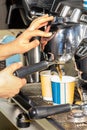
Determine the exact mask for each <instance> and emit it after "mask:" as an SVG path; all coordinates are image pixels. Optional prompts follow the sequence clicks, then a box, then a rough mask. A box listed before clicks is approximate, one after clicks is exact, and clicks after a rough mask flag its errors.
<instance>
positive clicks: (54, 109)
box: [29, 103, 80, 119]
mask: <svg viewBox="0 0 87 130" xmlns="http://www.w3.org/2000/svg"><path fill="white" fill-rule="evenodd" d="M78 108H80V106H79V105H71V104H68V103H67V104H60V105H53V106H35V107H32V108H30V109H29V117H30V119H41V118H46V117H48V116H51V115H55V114H60V113H65V112H69V111H71V110H72V109H78Z"/></svg>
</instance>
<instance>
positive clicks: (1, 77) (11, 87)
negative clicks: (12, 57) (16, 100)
mask: <svg viewBox="0 0 87 130" xmlns="http://www.w3.org/2000/svg"><path fill="white" fill-rule="evenodd" d="M20 67H22V63H20V62H19V63H14V64H12V65H10V66H8V67H6V68H5V69H4V70H2V71H0V97H1V98H10V97H13V96H15V95H16V94H17V93H19V91H20V89H21V88H22V87H23V86H24V85H25V84H26V79H24V78H23V79H20V78H18V77H16V76H14V74H13V72H14V71H16V70H17V69H19V68H20Z"/></svg>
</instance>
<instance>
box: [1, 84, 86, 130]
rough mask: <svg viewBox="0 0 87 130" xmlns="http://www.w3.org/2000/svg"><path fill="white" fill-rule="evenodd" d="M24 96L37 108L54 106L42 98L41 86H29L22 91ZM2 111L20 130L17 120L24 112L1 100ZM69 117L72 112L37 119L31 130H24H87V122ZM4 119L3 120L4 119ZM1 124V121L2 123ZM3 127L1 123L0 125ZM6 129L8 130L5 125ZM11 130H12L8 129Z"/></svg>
mask: <svg viewBox="0 0 87 130" xmlns="http://www.w3.org/2000/svg"><path fill="white" fill-rule="evenodd" d="M21 91H22V92H23V94H25V95H26V96H27V97H28V96H29V97H30V98H31V100H32V101H33V102H34V103H35V105H37V106H43V105H52V102H48V101H45V100H43V98H42V96H41V84H40V83H35V84H34V83H33V84H27V85H26V86H24V87H23V88H22V90H21ZM0 111H1V113H2V115H3V116H4V117H5V118H6V119H7V120H8V121H9V122H10V123H11V124H13V126H15V127H16V129H17V130H20V129H19V128H18V127H17V126H16V118H17V116H18V114H19V113H21V112H23V110H22V109H21V108H20V107H19V106H17V105H16V104H14V103H9V102H7V101H2V100H0ZM69 115H71V112H66V113H62V114H56V115H52V116H49V117H47V118H44V119H37V120H35V121H34V122H32V123H31V125H30V127H29V128H24V129H23V130H50V129H53V130H86V128H87V121H86V120H85V121H84V122H73V121H70V120H69ZM2 119H3V118H2ZM0 122H1V121H0ZM0 125H1V123H0ZM4 127H5V128H6V126H5V124H4ZM1 128H2V127H1ZM3 130H4V129H3ZM8 130H10V129H8Z"/></svg>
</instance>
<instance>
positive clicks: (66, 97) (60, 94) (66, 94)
mask: <svg viewBox="0 0 87 130" xmlns="http://www.w3.org/2000/svg"><path fill="white" fill-rule="evenodd" d="M75 83H76V82H75V77H71V76H63V77H62V81H60V78H59V77H58V76H51V87H52V100H53V104H66V103H70V104H72V103H73V100H74V90H75Z"/></svg>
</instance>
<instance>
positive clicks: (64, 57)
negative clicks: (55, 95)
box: [2, 0, 87, 130]
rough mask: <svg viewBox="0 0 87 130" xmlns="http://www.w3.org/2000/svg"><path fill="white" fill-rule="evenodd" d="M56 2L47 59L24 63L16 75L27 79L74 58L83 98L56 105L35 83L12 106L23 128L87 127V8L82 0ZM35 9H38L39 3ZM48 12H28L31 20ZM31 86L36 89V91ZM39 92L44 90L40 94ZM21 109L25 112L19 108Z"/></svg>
mask: <svg viewBox="0 0 87 130" xmlns="http://www.w3.org/2000/svg"><path fill="white" fill-rule="evenodd" d="M24 2H25V3H24V4H25V6H26V4H27V6H28V5H29V3H26V2H29V1H26V0H25V1H24ZM55 2H56V1H53V4H52V8H51V10H50V11H49V15H54V21H53V22H52V23H49V24H50V26H51V31H52V32H53V37H52V38H51V39H50V40H49V41H48V44H47V45H46V46H45V49H44V51H43V53H44V55H45V56H44V58H43V60H42V61H40V62H38V63H34V64H33V65H31V66H30V65H29V66H28V65H27V66H24V67H22V68H20V69H18V70H17V71H15V72H14V74H15V75H16V76H18V77H20V78H23V77H25V76H27V75H31V74H32V73H35V72H39V71H41V70H45V69H47V68H49V67H50V66H54V65H56V64H60V63H61V62H63V63H66V62H67V61H68V60H69V59H71V58H74V61H75V64H76V67H77V69H78V83H77V84H78V85H77V87H78V89H79V90H80V94H81V99H79V100H80V101H81V102H80V103H79V104H77V103H73V104H62V105H52V102H46V101H43V99H42V97H41V92H40V88H39V87H37V88H36V87H34V84H33V85H32V86H29V88H28V89H29V93H28V89H27V90H26V91H23V90H21V91H20V93H19V94H17V95H16V96H15V97H13V98H12V99H11V102H12V103H13V104H16V107H15V105H14V107H13V108H12V110H13V112H14V114H13V116H14V115H15V114H16V112H18V114H17V115H16V119H14V120H13V123H15V122H16V123H15V125H16V126H17V127H18V128H19V129H21V128H22V129H30V128H32V124H33V125H35V127H36V129H38V130H39V129H40V130H45V129H46V130H49V129H53V130H70V129H71V130H79V129H82V130H86V129H87V88H86V85H87V11H86V10H84V9H83V7H82V3H79V1H73V2H71V1H70V0H69V1H62V2H60V3H58V4H55ZM53 5H56V7H55V8H54V6H53ZM31 7H32V6H31ZM24 9H25V7H24ZM30 9H31V8H29V6H28V8H27V10H28V11H31V10H30ZM33 9H34V8H33ZM35 9H38V6H37V8H35ZM45 11H46V12H47V11H48V10H47V9H46V10H45V7H43V11H42V13H41V12H38V10H36V12H35V10H33V11H31V12H29V13H27V11H26V14H27V18H28V17H29V20H30V19H31V20H32V19H33V18H35V17H37V16H38V15H43V14H44V13H46V12H45ZM27 87H28V86H27ZM30 88H32V91H31V90H30ZM34 92H35V93H34ZM38 92H40V93H39V94H37V93H38ZM4 105H5V103H4ZM4 105H2V107H3V106H4ZM10 105H11V104H10ZM8 108H9V109H11V107H10V106H7V109H8ZM19 108H20V109H21V111H19ZM16 110H17V111H16ZM4 112H5V109H4ZM11 113H12V112H11ZM7 116H8V114H7ZM15 120H16V121H15ZM35 123H36V124H35ZM37 124H39V126H38V125H37ZM46 125H47V127H46ZM33 129H34V127H33ZM33 129H32V130H33Z"/></svg>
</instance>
